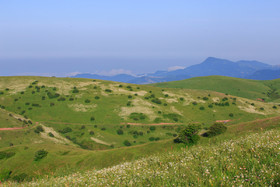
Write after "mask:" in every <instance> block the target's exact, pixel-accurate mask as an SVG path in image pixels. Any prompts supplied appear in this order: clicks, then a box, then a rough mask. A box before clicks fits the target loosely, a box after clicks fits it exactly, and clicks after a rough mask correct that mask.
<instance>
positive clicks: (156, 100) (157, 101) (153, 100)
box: [152, 98, 161, 105]
mask: <svg viewBox="0 0 280 187" xmlns="http://www.w3.org/2000/svg"><path fill="white" fill-rule="evenodd" d="M152 102H153V103H156V104H159V105H160V104H161V100H159V99H158V98H154V99H152Z"/></svg>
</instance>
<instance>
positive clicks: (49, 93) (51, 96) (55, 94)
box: [47, 92, 60, 99]
mask: <svg viewBox="0 0 280 187" xmlns="http://www.w3.org/2000/svg"><path fill="white" fill-rule="evenodd" d="M47 96H48V97H49V99H54V98H57V97H59V96H60V95H59V94H58V93H52V92H48V93H47Z"/></svg>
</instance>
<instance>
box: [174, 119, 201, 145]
mask: <svg viewBox="0 0 280 187" xmlns="http://www.w3.org/2000/svg"><path fill="white" fill-rule="evenodd" d="M200 129H201V126H200V125H197V124H191V125H188V126H187V127H185V128H184V129H183V130H181V131H180V133H179V136H178V137H177V138H176V139H174V143H184V144H186V145H194V144H196V143H197V142H198V141H199V139H200V137H199V135H198V132H199V130H200Z"/></svg>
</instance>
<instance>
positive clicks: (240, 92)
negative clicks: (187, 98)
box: [152, 76, 280, 102]
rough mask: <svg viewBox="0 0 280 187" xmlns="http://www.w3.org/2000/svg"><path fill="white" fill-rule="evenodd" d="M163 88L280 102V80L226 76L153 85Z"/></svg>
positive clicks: (196, 78)
mask: <svg viewBox="0 0 280 187" xmlns="http://www.w3.org/2000/svg"><path fill="white" fill-rule="evenodd" d="M152 85H153V86H157V87H163V88H166V87H167V88H186V89H198V90H212V91H217V92H222V93H228V94H231V95H235V96H239V97H245V98H248V99H253V100H256V99H258V98H260V99H264V100H265V101H276V102H277V101H279V98H280V95H279V94H278V92H279V89H280V79H275V80H269V81H258V80H250V79H239V78H233V77H224V76H207V77H195V78H190V79H185V80H181V81H173V82H163V83H156V84H152Z"/></svg>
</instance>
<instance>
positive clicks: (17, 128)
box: [0, 127, 24, 131]
mask: <svg viewBox="0 0 280 187" xmlns="http://www.w3.org/2000/svg"><path fill="white" fill-rule="evenodd" d="M19 129H24V127H12V128H0V131H13V130H19Z"/></svg>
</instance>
